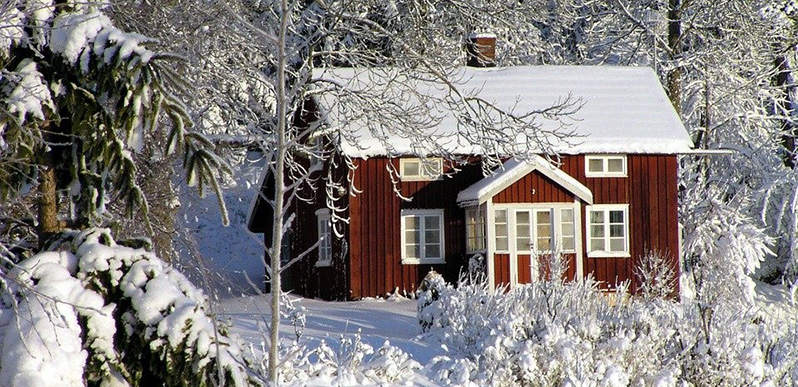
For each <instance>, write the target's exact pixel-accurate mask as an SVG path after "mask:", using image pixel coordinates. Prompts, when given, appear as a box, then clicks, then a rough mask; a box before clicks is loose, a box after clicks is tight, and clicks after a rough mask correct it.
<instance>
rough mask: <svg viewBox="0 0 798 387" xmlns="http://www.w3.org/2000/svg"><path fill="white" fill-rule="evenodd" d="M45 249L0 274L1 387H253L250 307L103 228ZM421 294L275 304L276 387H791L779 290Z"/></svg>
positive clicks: (256, 323)
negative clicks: (667, 294) (206, 290)
mask: <svg viewBox="0 0 798 387" xmlns="http://www.w3.org/2000/svg"><path fill="white" fill-rule="evenodd" d="M52 249H53V250H54V251H50V252H43V253H40V254H37V255H35V256H33V257H31V258H29V259H26V260H24V261H22V262H20V263H19V264H17V265H15V266H14V268H13V269H11V270H10V271H9V272H7V273H4V274H3V275H2V276H0V387H4V386H19V387H27V386H30V387H42V386H53V387H73V386H74V387H82V386H86V385H92V386H94V385H97V386H108V387H130V386H148V385H168V386H181V387H185V386H189V385H190V386H192V387H194V386H196V387H204V386H208V387H210V386H216V385H218V383H217V382H216V381H218V380H219V379H224V380H225V385H227V386H231V387H232V386H240V387H249V386H265V385H266V384H267V383H266V380H268V378H269V373H268V371H267V370H266V367H265V364H267V363H268V359H267V358H266V353H267V352H268V351H267V348H268V347H269V345H270V343H268V342H265V339H264V338H266V337H268V335H267V334H266V327H267V321H269V315H268V312H267V309H268V308H267V307H266V306H267V305H266V302H267V301H266V298H265V297H263V296H261V297H242V298H232V299H228V300H223V301H221V302H212V303H209V302H208V299H207V297H206V296H205V295H204V294H203V292H201V291H200V290H199V289H198V288H197V287H196V286H194V284H192V283H191V282H190V281H188V279H187V278H186V277H185V276H184V275H183V274H181V273H179V272H178V271H177V270H175V269H174V268H173V267H171V266H169V265H167V264H165V263H164V262H163V261H161V260H159V259H158V258H157V257H155V256H154V255H153V254H152V253H150V252H147V251H145V250H142V249H136V248H131V247H125V246H123V245H118V244H116V243H115V242H114V240H113V238H112V237H111V235H110V233H109V231H108V230H103V229H92V230H87V231H83V232H75V233H71V234H68V235H65V236H64V239H63V240H60V241H58V242H57V243H56V244H54V245H53V246H52ZM553 277H554V278H560V277H559V276H557V275H555V276H553ZM427 281H428V282H427V284H428V286H427V287H426V289H427V290H425V291H423V292H420V293H418V294H417V296H418V300H407V299H403V298H399V297H396V298H391V299H388V300H374V299H371V300H364V301H359V302H334V303H331V302H322V301H316V300H298V299H297V298H289V297H288V296H285V297H283V302H282V303H281V306H282V308H281V313H282V318H283V325H282V332H283V335H282V340H281V342H280V343H279V351H280V354H281V355H280V361H281V363H280V366H279V367H280V374H279V382H280V385H281V386H328V385H334V386H364V385H383V386H385V385H420V386H467V387H472V386H541V387H543V386H547V387H627V386H635V387H638V386H639V387H717V386H759V387H776V386H796V385H798V324H797V323H796V321H798V317H796V316H798V313H796V309H795V307H794V306H793V303H792V302H791V301H790V300H792V299H793V298H794V297H793V295H791V294H789V293H788V292H786V291H784V290H783V289H780V288H774V287H770V286H764V285H760V286H759V287H758V289H757V293H756V297H755V298H752V299H744V298H740V297H739V296H738V295H737V294H727V293H722V292H713V291H712V288H705V289H708V290H706V292H705V293H704V294H702V296H701V297H696V299H694V300H687V301H683V302H678V303H677V302H674V301H669V300H667V299H663V298H661V297H655V296H654V295H652V294H651V293H647V291H644V292H642V293H641V295H639V296H635V297H632V298H630V297H628V296H626V295H625V293H618V294H615V295H614V297H612V296H613V295H610V296H608V295H606V294H603V293H601V291H600V290H599V286H598V284H596V283H595V282H593V281H592V280H590V279H586V280H584V281H576V282H563V281H558V280H553V281H539V282H536V283H534V284H529V285H525V286H518V287H516V288H513V289H511V290H508V291H507V292H503V291H498V292H494V291H492V289H490V287H488V286H487V285H486V283H485V281H479V280H471V281H464V282H462V283H460V284H459V285H458V286H456V287H455V286H453V285H452V284H447V283H445V282H444V281H443V280H442V279H441V278H440V277H433V278H431V279H428V280H427ZM718 288H719V289H721V290H722V289H725V288H723V287H718ZM652 289H653V288H652ZM213 316H217V317H218V319H214V317H213Z"/></svg>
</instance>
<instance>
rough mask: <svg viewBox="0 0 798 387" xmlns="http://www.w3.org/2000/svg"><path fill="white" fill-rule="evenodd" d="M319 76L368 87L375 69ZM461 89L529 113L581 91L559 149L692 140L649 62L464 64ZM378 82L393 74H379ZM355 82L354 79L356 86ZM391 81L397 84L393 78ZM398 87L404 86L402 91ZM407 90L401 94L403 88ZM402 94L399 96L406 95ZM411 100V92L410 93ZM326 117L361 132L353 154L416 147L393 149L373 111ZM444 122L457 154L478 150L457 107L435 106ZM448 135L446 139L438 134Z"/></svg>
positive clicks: (646, 146) (664, 146) (439, 130)
mask: <svg viewBox="0 0 798 387" xmlns="http://www.w3.org/2000/svg"><path fill="white" fill-rule="evenodd" d="M314 76H315V78H317V79H318V78H321V79H331V80H340V81H344V80H346V81H349V82H350V83H349V84H350V87H368V85H369V84H371V83H374V82H375V81H374V79H375V77H376V76H375V74H374V73H372V72H371V71H368V70H363V69H319V70H317V72H316V73H315V74H314ZM454 79H455V80H456V81H455V82H454V83H456V84H458V85H459V89H460V90H461V91H463V92H465V93H466V94H469V95H478V96H479V97H481V98H483V99H485V100H487V101H489V102H492V103H494V104H495V105H496V106H497V107H499V108H501V109H504V110H508V111H510V110H513V111H515V112H516V113H525V112H529V111H532V110H538V109H544V108H547V107H550V106H552V105H553V104H555V103H557V101H562V100H564V99H565V98H568V97H570V98H572V99H578V100H579V101H580V102H581V103H582V104H583V106H581V108H580V109H579V110H578V111H577V112H576V113H574V114H573V115H572V116H570V118H571V119H570V120H569V122H572V126H570V127H569V128H568V130H572V131H573V132H574V134H575V136H574V137H572V138H570V139H569V140H568V141H567V143H566V142H563V141H558V140H556V139H549V140H551V141H552V142H553V144H554V147H553V150H554V151H556V152H558V153H560V154H584V153H658V154H678V153H687V152H689V151H690V150H691V148H692V142H691V140H690V138H689V136H688V134H687V131H686V130H685V127H684V125H683V124H682V122H681V120H680V119H679V116H678V115H677V113H676V111H675V110H674V109H673V106H672V105H671V103H670V101H669V99H668V97H667V96H666V94H665V91H664V89H663V88H662V85H661V84H660V82H659V79H658V78H657V75H656V74H655V73H654V71H653V70H652V69H650V68H647V67H622V66H517V67H505V68H473V67H463V68H461V69H460V70H458V73H457V75H456V76H455V77H454ZM379 83H380V85H379V87H382V86H383V85H385V84H388V85H390V84H391V83H390V82H379ZM351 85H355V86H351ZM387 87H391V86H387ZM427 88H428V89H429V90H430V92H431V93H439V94H441V93H443V92H444V91H443V89H442V88H441V87H436V86H429V85H428V86H427ZM397 94H399V93H397ZM399 97H401V95H399ZM399 97H397V99H399ZM410 100H411V103H412V98H410ZM330 104H331V102H330V101H326V102H325V101H322V103H321V105H322V110H323V117H324V120H325V121H326V124H327V125H328V126H329V127H330V129H332V130H336V129H344V130H348V131H350V132H351V133H352V134H353V135H354V137H356V138H358V144H357V146H354V145H352V144H346V143H344V144H343V149H344V152H346V153H347V154H348V155H350V156H352V157H362V158H367V157H372V156H386V155H388V154H389V153H391V155H394V156H396V155H402V154H412V153H413V152H412V150H413V146H414V140H412V139H406V138H396V139H394V138H391V139H390V144H391V146H392V147H393V148H394V149H393V152H389V151H388V150H386V148H385V146H384V145H383V144H382V143H381V141H379V140H378V139H377V138H375V136H374V135H373V133H372V132H371V131H370V129H369V128H374V123H373V122H370V121H369V120H370V117H369V116H360V117H354V118H353V117H344V116H343V115H342V116H340V117H339V116H336V114H340V113H338V110H337V109H335V108H331V109H327V110H326V111H325V107H324V105H330ZM430 110H431V112H430V114H434V115H436V118H437V119H439V120H440V122H439V124H438V125H437V126H436V128H435V129H434V130H432V131H431V133H430V135H431V136H435V137H436V138H438V139H446V138H447V137H448V138H451V139H452V140H451V141H443V143H444V148H446V150H447V151H449V152H452V153H455V154H479V153H481V152H480V147H479V144H464V143H463V141H462V140H460V141H458V140H457V137H458V136H457V130H458V129H457V128H458V122H457V119H456V117H455V116H454V115H453V114H447V113H446V112H441V111H440V110H438V109H436V108H432V109H430ZM535 120H536V121H535V122H536V123H537V124H539V125H540V126H541V127H542V128H543V129H548V130H554V129H556V128H558V127H560V124H559V122H557V121H555V120H552V119H546V118H544V117H541V116H538V117H537V118H536V119H535ZM439 142H441V141H439Z"/></svg>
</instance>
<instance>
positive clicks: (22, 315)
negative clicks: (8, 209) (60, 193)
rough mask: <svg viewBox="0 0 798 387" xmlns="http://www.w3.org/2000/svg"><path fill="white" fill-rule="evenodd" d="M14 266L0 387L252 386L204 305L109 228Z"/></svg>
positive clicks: (2, 306)
mask: <svg viewBox="0 0 798 387" xmlns="http://www.w3.org/2000/svg"><path fill="white" fill-rule="evenodd" d="M54 249H55V250H58V251H51V252H42V253H39V254H37V255H35V256H33V257H31V258H30V259H28V260H25V261H23V262H21V263H20V264H19V265H18V266H17V267H15V268H14V269H12V270H11V272H9V273H8V275H7V280H8V281H7V282H8V283H9V286H8V288H9V291H2V294H0V295H2V299H0V353H2V354H3V356H1V357H0V385H3V386H12V385H13V386H51V385H52V386H58V387H66V386H84V385H85V383H86V382H88V383H89V384H90V385H100V386H130V385H156V384H157V385H164V386H209V385H215V384H213V380H218V379H219V378H220V377H221V378H223V379H225V382H226V383H225V385H227V386H247V385H254V384H256V381H255V380H254V379H253V378H252V376H251V375H250V373H249V367H248V366H247V361H246V359H245V358H244V356H242V352H241V350H240V349H239V347H238V345H237V344H236V343H235V342H234V341H233V340H232V339H230V338H228V336H227V334H226V333H225V330H224V329H218V328H220V327H218V326H216V325H215V324H214V320H213V319H212V318H211V317H210V316H208V314H207V313H206V310H205V305H206V302H207V300H206V299H205V296H204V295H203V294H202V292H201V291H200V290H198V289H197V288H196V287H194V286H193V285H192V284H191V283H190V282H188V280H187V279H186V278H185V277H184V276H183V275H182V274H180V273H179V272H177V271H175V270H174V269H172V268H171V267H169V266H168V265H167V264H165V263H164V262H163V261H161V260H160V259H158V258H157V257H155V255H153V254H152V253H149V252H146V251H144V250H141V249H132V248H128V247H124V246H119V245H117V244H116V243H115V242H114V241H113V239H112V238H111V236H110V234H109V232H108V231H107V230H98V229H93V230H89V231H84V232H80V233H74V234H72V235H69V236H68V238H66V240H65V241H62V242H60V243H59V245H58V246H55V248H54Z"/></svg>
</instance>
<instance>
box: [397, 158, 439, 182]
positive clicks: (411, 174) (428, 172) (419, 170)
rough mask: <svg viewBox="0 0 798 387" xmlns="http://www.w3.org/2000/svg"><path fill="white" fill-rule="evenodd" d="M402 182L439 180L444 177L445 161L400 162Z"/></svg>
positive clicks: (419, 160)
mask: <svg viewBox="0 0 798 387" xmlns="http://www.w3.org/2000/svg"><path fill="white" fill-rule="evenodd" d="M399 174H400V175H401V177H402V181H430V180H439V179H440V178H441V176H443V161H442V160H441V159H440V158H428V159H426V160H421V159H417V158H405V159H400V160H399Z"/></svg>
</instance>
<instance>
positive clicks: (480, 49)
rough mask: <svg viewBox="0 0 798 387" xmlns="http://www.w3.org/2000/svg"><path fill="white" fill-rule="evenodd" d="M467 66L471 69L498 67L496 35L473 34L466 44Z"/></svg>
mask: <svg viewBox="0 0 798 387" xmlns="http://www.w3.org/2000/svg"><path fill="white" fill-rule="evenodd" d="M466 55H467V59H466V65H468V66H470V67H495V66H496V35H495V34H486V33H481V34H477V33H472V34H471V35H469V36H468V43H466Z"/></svg>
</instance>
